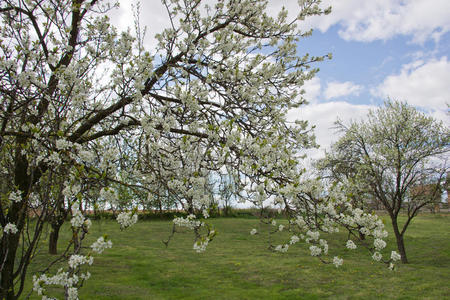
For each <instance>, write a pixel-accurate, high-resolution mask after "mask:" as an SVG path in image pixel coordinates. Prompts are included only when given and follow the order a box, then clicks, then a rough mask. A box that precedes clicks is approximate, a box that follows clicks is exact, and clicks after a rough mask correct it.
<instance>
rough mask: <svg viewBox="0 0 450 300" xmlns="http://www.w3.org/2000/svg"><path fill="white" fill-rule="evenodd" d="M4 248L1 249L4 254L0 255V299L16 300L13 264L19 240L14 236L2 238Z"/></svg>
mask: <svg viewBox="0 0 450 300" xmlns="http://www.w3.org/2000/svg"><path fill="white" fill-rule="evenodd" d="M2 242H4V243H6V245H4V246H6V247H3V249H2V250H3V251H2V252H4V253H1V254H2V255H1V261H0V266H1V265H3V263H4V265H3V270H2V272H1V281H0V299H6V300H13V299H17V298H16V297H15V296H14V276H13V274H14V262H15V254H16V251H17V246H18V243H19V238H18V237H16V236H15V235H14V236H10V235H9V234H8V235H7V236H3V241H2Z"/></svg>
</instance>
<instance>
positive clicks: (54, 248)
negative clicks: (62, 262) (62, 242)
mask: <svg viewBox="0 0 450 300" xmlns="http://www.w3.org/2000/svg"><path fill="white" fill-rule="evenodd" d="M62 224H63V223H60V222H56V223H55V224H51V225H52V231H51V232H50V238H49V242H48V253H49V254H58V238H59V230H60V229H61V226H62Z"/></svg>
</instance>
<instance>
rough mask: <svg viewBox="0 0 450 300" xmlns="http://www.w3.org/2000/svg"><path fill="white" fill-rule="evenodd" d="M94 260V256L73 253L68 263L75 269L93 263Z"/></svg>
mask: <svg viewBox="0 0 450 300" xmlns="http://www.w3.org/2000/svg"><path fill="white" fill-rule="evenodd" d="M93 262H94V258H93V257H92V256H84V255H78V254H73V255H71V256H70V258H69V262H68V263H69V266H70V267H71V268H72V269H75V268H77V267H78V266H80V265H84V264H89V265H92V263H93Z"/></svg>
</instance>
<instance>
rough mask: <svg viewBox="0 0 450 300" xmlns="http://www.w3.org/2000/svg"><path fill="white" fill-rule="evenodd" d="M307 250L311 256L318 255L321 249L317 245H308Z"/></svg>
mask: <svg viewBox="0 0 450 300" xmlns="http://www.w3.org/2000/svg"><path fill="white" fill-rule="evenodd" d="M309 250H310V251H311V256H319V255H320V254H321V253H322V249H321V248H320V247H317V246H314V245H312V246H310V247H309Z"/></svg>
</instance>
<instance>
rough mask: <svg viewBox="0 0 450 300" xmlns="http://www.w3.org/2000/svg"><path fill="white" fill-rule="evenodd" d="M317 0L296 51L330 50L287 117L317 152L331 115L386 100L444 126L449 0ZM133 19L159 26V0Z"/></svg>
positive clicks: (287, 1)
mask: <svg viewBox="0 0 450 300" xmlns="http://www.w3.org/2000/svg"><path fill="white" fill-rule="evenodd" d="M211 1H212V0H211ZM211 1H209V0H208V2H211ZM134 2H135V1H133V0H121V1H120V4H121V8H120V9H119V11H117V12H115V13H114V14H113V16H112V21H113V22H114V23H115V24H116V25H117V26H118V27H119V29H126V27H128V26H132V23H131V20H132V19H133V17H132V13H131V3H134ZM322 5H323V6H324V7H325V6H328V5H331V6H332V8H333V11H332V13H331V14H330V15H328V16H320V17H314V18H310V19H307V20H306V22H304V24H303V25H302V27H301V28H305V29H306V28H313V29H314V33H313V35H312V36H311V37H308V38H306V39H302V40H301V41H300V43H299V46H298V50H299V53H306V52H308V53H310V54H311V55H324V54H327V53H328V52H331V53H332V54H333V59H332V60H331V61H324V62H322V63H320V64H319V65H318V67H319V68H320V72H319V73H318V75H317V76H316V77H315V78H314V79H313V80H311V81H310V82H308V83H307V84H306V85H305V87H304V89H305V90H306V97H307V99H308V100H309V102H310V104H309V105H307V106H305V107H302V108H299V109H297V110H295V111H292V112H291V113H290V114H289V117H290V118H299V119H307V120H309V121H310V123H311V124H314V125H316V136H317V141H318V143H319V144H320V145H321V146H322V149H326V148H327V147H329V145H330V143H332V142H333V141H336V140H337V138H338V136H337V135H336V134H335V133H334V132H333V130H332V129H331V127H332V126H333V122H334V121H335V120H336V118H337V117H339V118H340V119H342V120H344V121H346V122H349V121H350V120H351V119H359V118H362V117H364V116H365V115H366V114H367V112H368V110H369V109H372V108H375V107H376V105H380V104H382V103H383V101H384V99H386V98H387V97H390V98H393V99H399V100H402V101H407V102H408V103H410V104H411V105H414V106H416V107H418V108H419V109H421V110H422V111H424V112H426V113H428V114H430V115H432V116H434V117H435V118H437V119H440V120H442V121H443V122H444V123H445V124H446V125H447V126H449V125H450V115H449V114H448V109H447V104H450V1H449V0H324V1H323V3H322ZM268 6H269V7H268V9H269V11H271V12H275V11H278V10H279V9H280V8H281V6H285V7H286V8H287V9H288V11H289V15H291V16H294V15H295V14H296V13H297V12H298V4H297V0H269V1H268ZM141 22H142V23H143V25H147V26H148V29H149V32H148V36H150V37H151V36H153V35H154V34H155V33H157V32H159V31H161V30H162V29H163V28H164V27H165V26H166V25H167V24H166V23H167V17H166V13H165V11H164V9H163V7H162V6H161V4H160V1H159V0H146V1H141ZM148 43H149V45H150V44H151V43H152V42H151V39H150V40H149V42H148ZM322 152H323V150H319V151H313V152H311V153H310V156H311V157H312V158H317V157H320V156H321V153H322Z"/></svg>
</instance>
